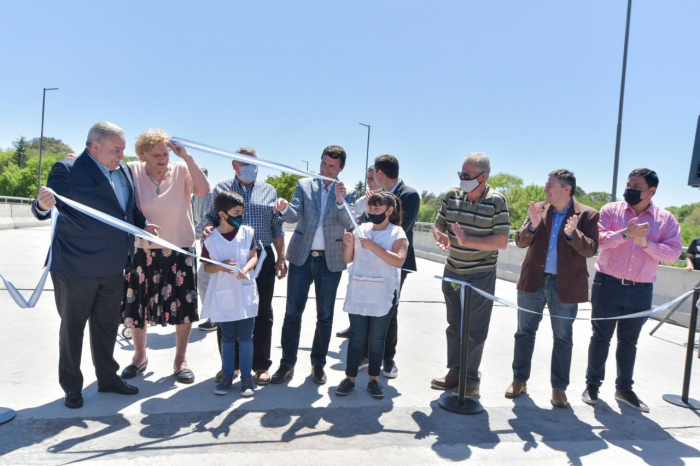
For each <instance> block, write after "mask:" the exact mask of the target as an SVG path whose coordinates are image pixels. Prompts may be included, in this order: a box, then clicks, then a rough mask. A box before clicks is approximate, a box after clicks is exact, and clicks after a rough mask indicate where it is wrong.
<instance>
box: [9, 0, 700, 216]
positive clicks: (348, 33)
mask: <svg viewBox="0 0 700 466" xmlns="http://www.w3.org/2000/svg"><path fill="white" fill-rule="evenodd" d="M626 7H627V2H626V1H625V0H590V1H586V2H573V1H565V0H549V1H545V0H530V1H521V0H517V1H516V0H510V1H505V0H503V1H496V0H495V1H486V0H482V1H452V2H417V1H406V0H402V1H388V0H386V1H353V2H328V1H306V2H224V1H221V2H215V1H210V2H184V1H168V2H165V1H148V2H143V1H141V2H136V1H122V2H110V3H107V2H87V1H84V2H83V1H72V2H56V1H31V2H28V1H19V0H5V1H3V2H0V18H3V25H2V27H1V28H0V57H2V62H3V72H2V73H0V108H1V109H2V110H0V147H8V146H10V145H11V142H12V141H13V140H14V139H16V138H17V137H19V136H20V135H24V136H27V137H35V136H38V135H39V132H40V129H41V96H42V88H43V87H58V88H60V90H58V91H53V92H51V93H48V94H47V113H46V126H45V135H48V136H53V137H58V138H61V139H63V140H64V141H66V142H67V143H69V144H70V145H71V146H73V148H74V149H76V150H81V149H82V148H83V147H84V141H85V137H86V135H87V131H88V129H89V127H90V126H91V125H92V124H93V123H94V122H96V121H99V120H108V121H112V122H114V123H116V124H118V125H119V126H121V127H122V128H124V130H125V131H126V133H127V140H128V145H129V147H128V152H129V153H131V154H133V152H134V151H133V142H134V139H135V137H136V136H137V135H138V133H139V132H141V131H143V130H144V129H146V128H149V127H162V128H164V129H166V130H167V131H168V132H170V134H171V135H174V136H180V137H184V138H187V139H191V140H195V141H198V142H203V143H206V144H209V145H213V146H217V147H222V148H228V149H233V150H235V149H236V148H238V147H239V146H241V145H249V146H253V147H255V148H256V150H257V151H258V153H259V154H260V156H261V157H265V158H268V159H271V160H276V161H280V162H282V163H286V164H289V165H293V166H296V167H298V168H305V166H306V164H305V163H304V162H302V160H308V161H310V168H311V169H312V170H313V169H315V170H317V169H318V163H319V160H320V156H321V152H322V150H323V148H324V147H325V146H327V145H330V144H339V145H342V146H343V147H344V148H345V149H346V151H347V152H348V162H347V166H346V169H345V171H344V172H343V173H341V179H343V180H344V181H346V182H347V183H351V184H354V183H356V182H357V181H358V180H360V179H361V178H362V176H363V172H364V166H365V150H366V142H367V141H366V137H367V130H366V128H365V127H363V126H360V125H359V124H358V123H359V122H363V123H368V124H371V125H372V136H371V143H370V159H373V158H374V157H375V156H377V155H381V154H385V153H390V154H393V155H395V156H397V157H398V158H399V160H400V162H401V177H402V178H403V179H404V180H405V181H406V182H407V183H408V184H409V185H411V186H413V187H415V188H416V189H418V190H419V191H422V190H428V191H432V192H435V193H439V192H442V191H445V190H446V189H448V188H450V187H452V186H456V185H457V183H458V180H457V177H456V174H455V172H456V171H457V170H458V169H459V168H460V166H461V160H462V158H463V157H464V155H466V154H467V153H468V152H470V151H484V152H486V153H487V154H488V155H489V156H490V157H491V161H492V173H498V172H509V173H512V174H516V175H518V176H520V177H522V178H523V179H524V180H525V182H526V183H537V184H544V182H545V180H546V177H547V173H548V172H549V171H550V170H553V169H556V168H568V169H570V170H572V171H574V172H575V173H576V175H577V179H578V184H579V185H580V186H581V187H582V188H583V189H585V190H586V191H603V190H604V191H608V192H609V191H610V190H611V185H612V167H613V155H614V149H615V131H616V124H617V108H618V97H619V86H620V73H621V60H622V50H623V41H624V25H625V14H626ZM698 18H700V2H697V1H696V0H678V1H668V2H659V1H654V0H635V1H634V6H633V12H632V27H631V33H630V49H629V58H628V67H627V73H628V74H627V89H626V99H625V114H624V122H623V124H624V126H623V139H622V148H621V160H620V174H621V176H620V179H619V182H618V190H619V191H618V192H619V194H621V192H622V190H623V189H624V181H625V179H626V175H627V174H628V173H629V172H630V171H631V170H632V169H634V168H637V167H641V166H648V167H649V168H652V169H655V170H656V171H657V172H658V173H659V177H660V179H661V184H660V186H659V191H658V194H657V196H656V202H657V203H658V204H660V205H662V206H668V205H680V204H686V203H692V202H697V201H700V192H698V191H697V190H696V189H693V188H689V187H687V179H688V168H689V165H690V157H691V153H692V148H693V141H694V135H695V129H696V125H697V120H698V115H699V114H700V86H699V85H698V82H699V81H698V76H699V75H700V73H699V71H700V61H698V60H697V54H698V50H700V35H698V34H697V19H698ZM195 156H196V157H197V160H198V161H199V163H200V164H201V165H202V166H205V167H207V168H209V170H210V176H211V178H212V180H213V181H220V180H222V179H225V178H228V177H230V176H232V171H231V168H230V163H229V162H228V161H226V160H224V159H219V158H216V157H214V156H209V155H206V154H202V153H195ZM173 157H174V156H173ZM272 173H273V172H272V171H270V170H265V169H263V170H261V174H262V175H263V176H265V175H267V174H272Z"/></svg>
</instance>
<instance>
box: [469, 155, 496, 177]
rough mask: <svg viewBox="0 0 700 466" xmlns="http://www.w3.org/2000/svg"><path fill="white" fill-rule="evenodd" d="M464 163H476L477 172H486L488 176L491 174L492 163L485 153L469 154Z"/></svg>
mask: <svg viewBox="0 0 700 466" xmlns="http://www.w3.org/2000/svg"><path fill="white" fill-rule="evenodd" d="M464 162H474V164H475V165H476V170H477V171H479V172H484V173H486V174H487V175H490V174H491V162H490V161H489V158H488V157H487V156H486V154H484V153H483V152H470V153H468V154H467V156H466V157H464ZM464 162H462V163H464Z"/></svg>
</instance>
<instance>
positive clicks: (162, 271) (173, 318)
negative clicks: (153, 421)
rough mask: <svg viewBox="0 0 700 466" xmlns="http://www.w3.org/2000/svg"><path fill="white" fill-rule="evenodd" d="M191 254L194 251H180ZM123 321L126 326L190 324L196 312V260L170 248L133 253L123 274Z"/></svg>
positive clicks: (195, 318) (197, 317) (194, 320)
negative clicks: (129, 263)
mask: <svg viewBox="0 0 700 466" xmlns="http://www.w3.org/2000/svg"><path fill="white" fill-rule="evenodd" d="M182 249H184V250H186V251H190V252H194V248H182ZM124 278H125V286H124V297H123V298H122V322H123V323H124V325H126V326H127V327H136V328H143V327H144V325H145V324H146V323H148V324H149V325H156V324H159V325H163V326H165V325H167V324H173V325H179V324H189V323H192V322H196V321H197V320H199V315H198V313H197V260H196V259H195V258H194V257H191V256H187V255H185V254H181V253H178V252H175V251H173V250H172V249H149V250H146V249H141V248H136V249H135V252H134V263H133V267H132V266H130V265H128V266H127V269H126V271H125V273H124Z"/></svg>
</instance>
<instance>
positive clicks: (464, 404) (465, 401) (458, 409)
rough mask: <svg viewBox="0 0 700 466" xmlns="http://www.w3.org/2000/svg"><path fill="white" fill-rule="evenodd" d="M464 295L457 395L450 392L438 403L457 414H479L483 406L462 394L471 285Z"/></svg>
mask: <svg viewBox="0 0 700 466" xmlns="http://www.w3.org/2000/svg"><path fill="white" fill-rule="evenodd" d="M461 286H465V285H461ZM460 292H461V291H460ZM465 295H466V296H465V298H464V307H463V308H462V351H461V354H460V356H459V386H458V388H457V397H454V396H452V394H451V393H450V394H449V395H447V396H443V397H442V398H440V401H438V404H439V405H440V407H441V408H442V409H445V410H447V411H451V412H453V413H457V414H479V413H481V412H483V411H484V407H483V406H481V403H479V402H478V401H476V400H472V399H469V398H466V397H465V396H464V393H465V391H466V389H467V361H468V359H469V321H470V314H471V295H472V289H471V287H468V286H467V287H466V290H465Z"/></svg>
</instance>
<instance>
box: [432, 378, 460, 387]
mask: <svg viewBox="0 0 700 466" xmlns="http://www.w3.org/2000/svg"><path fill="white" fill-rule="evenodd" d="M457 385H459V381H458V380H457V379H455V378H454V377H450V376H449V375H446V376H445V377H440V378H437V379H433V380H431V381H430V388H434V389H435V390H449V389H451V388H455V387H456V386H457Z"/></svg>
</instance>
